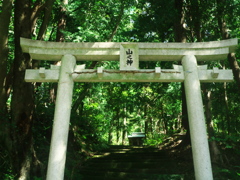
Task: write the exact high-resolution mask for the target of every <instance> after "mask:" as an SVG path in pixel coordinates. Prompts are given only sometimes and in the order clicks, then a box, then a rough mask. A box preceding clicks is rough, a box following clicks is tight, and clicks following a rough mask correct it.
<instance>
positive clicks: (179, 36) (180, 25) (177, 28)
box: [174, 0, 187, 42]
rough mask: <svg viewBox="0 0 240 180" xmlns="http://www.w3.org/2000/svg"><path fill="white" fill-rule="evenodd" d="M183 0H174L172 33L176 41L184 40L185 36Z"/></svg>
mask: <svg viewBox="0 0 240 180" xmlns="http://www.w3.org/2000/svg"><path fill="white" fill-rule="evenodd" d="M183 3H184V0H175V9H176V15H175V22H174V35H175V41H176V42H186V40H187V37H186V33H185V29H184V19H185V13H184V10H183Z"/></svg>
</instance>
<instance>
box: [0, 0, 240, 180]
mask: <svg viewBox="0 0 240 180" xmlns="http://www.w3.org/2000/svg"><path fill="white" fill-rule="evenodd" d="M239 7H240V1H239V0H227V1H225V0H148V1H143V0H134V1H130V0H114V1H113V0H84V1H83V0H80V1H73V0H56V1H54V0H48V1H47V0H45V1H44V0H32V1H29V0H1V1H0V140H1V142H0V179H20V178H21V179H44V177H45V174H46V166H47V161H48V153H49V146H50V137H51V130H52V121H53V114H54V107H55V99H56V90H57V84H52V83H26V82H24V73H25V70H26V69H27V68H38V67H40V66H41V67H46V68H47V67H49V62H48V63H47V62H38V61H34V60H32V59H30V57H29V55H28V54H23V53H22V51H21V48H20V37H25V38H30V39H36V40H44V41H57V42H110V41H112V42H183V43H184V42H207V41H215V40H223V39H228V38H239V37H240V8H239ZM239 62H240V51H237V53H236V54H229V56H228V58H226V60H224V61H216V62H203V63H204V64H208V66H209V68H212V67H219V68H220V69H224V68H226V69H230V68H231V69H233V73H234V78H235V81H234V82H232V83H207V84H202V94H203V99H204V108H205V113H206V124H207V128H208V134H209V143H210V148H211V154H212V161H213V162H215V163H218V164H220V165H225V166H221V167H223V168H222V169H220V171H224V172H225V173H227V174H231V177H232V179H233V177H234V178H237V177H238V178H239V177H240V169H239V168H240V165H239V163H238V162H236V157H238V158H239V156H240V152H239V151H238V149H239V145H240V135H239V129H240V115H239V112H238V110H239V108H240V103H239V102H240V96H239V94H240V93H239V92H240V70H239V65H238V64H239ZM56 63H57V62H52V64H56ZM85 63H86V66H87V68H96V67H98V66H103V67H104V68H108V69H118V63H117V62H106V61H102V62H98V63H97V62H91V63H89V62H85ZM173 63H177V62H141V64H140V68H142V69H144V68H146V69H151V68H154V67H156V66H161V67H162V68H172V64H173ZM135 131H142V132H145V133H146V134H147V140H146V142H145V144H146V145H159V144H161V143H162V142H163V140H164V139H165V138H167V137H170V136H172V135H174V134H176V133H181V134H186V135H185V136H184V137H185V138H183V141H182V143H181V144H180V145H179V146H181V147H187V145H189V143H190V141H189V128H188V119H187V115H186V103H185V99H184V88H183V86H182V84H181V83H75V88H74V97H73V105H72V114H71V124H70V130H69V146H68V155H67V157H68V158H67V166H66V169H67V170H66V173H72V172H74V169H76V168H77V166H79V165H80V164H81V162H82V161H83V159H84V158H86V157H87V156H89V155H91V152H94V151H97V150H100V149H102V148H106V147H107V145H109V144H127V143H128V142H127V134H129V133H131V132H135ZM235 163H236V164H235ZM237 163H238V164H237ZM73 164H74V165H73ZM66 177H70V176H66ZM71 177H72V176H71Z"/></svg>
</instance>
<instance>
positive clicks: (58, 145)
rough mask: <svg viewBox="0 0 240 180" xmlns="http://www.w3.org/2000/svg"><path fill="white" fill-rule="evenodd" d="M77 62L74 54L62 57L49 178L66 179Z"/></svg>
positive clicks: (50, 179) (49, 162)
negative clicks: (74, 75) (73, 73)
mask: <svg viewBox="0 0 240 180" xmlns="http://www.w3.org/2000/svg"><path fill="white" fill-rule="evenodd" d="M75 64H76V59H75V57H74V56H73V55H70V54H67V55H64V56H63V57H62V65H61V69H60V74H59V81H58V90H57V99H56V107H55V113H54V122H53V130H52V139H51V147H50V153H49V161H48V169H47V180H63V179H64V169H65V162H66V152H67V141H68V130H69V122H70V114H71V104H72V93H73V86H74V82H73V79H72V75H71V74H72V72H73V70H74V67H75Z"/></svg>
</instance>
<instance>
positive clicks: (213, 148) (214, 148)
mask: <svg viewBox="0 0 240 180" xmlns="http://www.w3.org/2000/svg"><path fill="white" fill-rule="evenodd" d="M203 93H204V97H205V100H204V105H205V116H206V121H207V129H208V135H209V137H210V138H212V137H214V135H215V132H214V129H213V121H212V110H211V109H212V100H211V94H212V92H211V90H208V88H207V87H206V84H204V85H203ZM209 147H210V152H211V161H212V162H215V163H219V162H222V158H221V157H222V156H221V151H220V149H219V147H218V144H217V142H216V140H215V139H212V140H211V141H210V142H209Z"/></svg>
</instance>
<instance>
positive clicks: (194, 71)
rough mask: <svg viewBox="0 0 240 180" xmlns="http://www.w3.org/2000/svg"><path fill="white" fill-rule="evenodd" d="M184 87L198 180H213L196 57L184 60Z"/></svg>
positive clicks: (189, 56)
mask: <svg viewBox="0 0 240 180" xmlns="http://www.w3.org/2000/svg"><path fill="white" fill-rule="evenodd" d="M182 65H183V69H184V77H185V80H184V87H185V93H186V101H187V109H188V119H189V127H190V135H191V145H192V153H193V163H194V170H195V178H196V180H212V179H213V175H212V166H211V159H210V152H209V145H208V138H207V131H206V124H205V116H204V111H203V102H202V95H201V88H200V81H199V78H198V68H197V61H196V57H195V56H194V55H186V56H184V57H183V58H182Z"/></svg>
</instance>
